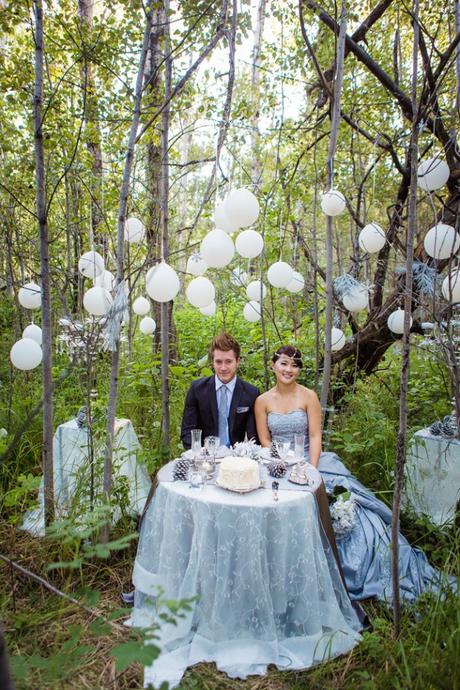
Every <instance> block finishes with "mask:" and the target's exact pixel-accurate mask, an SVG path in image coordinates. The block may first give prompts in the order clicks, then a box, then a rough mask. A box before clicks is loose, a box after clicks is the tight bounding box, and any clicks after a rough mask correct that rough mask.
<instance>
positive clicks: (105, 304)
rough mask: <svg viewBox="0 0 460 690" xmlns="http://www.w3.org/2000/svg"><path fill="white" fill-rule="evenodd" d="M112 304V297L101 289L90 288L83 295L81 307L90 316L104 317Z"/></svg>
mask: <svg viewBox="0 0 460 690" xmlns="http://www.w3.org/2000/svg"><path fill="white" fill-rule="evenodd" d="M112 304H113V299H112V295H111V294H110V292H109V291H108V290H106V289H105V288H103V287H97V286H95V287H92V288H90V289H89V290H87V291H86V292H85V294H84V295H83V306H84V307H85V309H86V311H87V312H89V313H90V314H92V316H105V315H106V314H107V313H108V312H109V310H110V307H111V306H112Z"/></svg>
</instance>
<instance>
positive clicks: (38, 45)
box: [34, 0, 54, 527]
mask: <svg viewBox="0 0 460 690" xmlns="http://www.w3.org/2000/svg"><path fill="white" fill-rule="evenodd" d="M34 12H35V90H34V147H35V174H36V185H37V193H36V199H37V216H38V227H39V232H40V272H41V288H42V303H41V312H42V334H43V341H42V349H43V364H42V381H43V452H42V459H43V478H44V506H45V527H46V526H48V525H49V524H50V523H51V522H52V520H53V518H54V481H53V393H52V378H51V367H52V356H51V344H52V325H51V290H50V271H49V239H48V219H47V208H46V187H45V184H46V182H45V161H44V148H43V121H42V106H43V61H44V54H43V5H42V2H41V0H35V2H34Z"/></svg>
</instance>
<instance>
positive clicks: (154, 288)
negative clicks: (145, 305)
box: [145, 261, 180, 302]
mask: <svg viewBox="0 0 460 690" xmlns="http://www.w3.org/2000/svg"><path fill="white" fill-rule="evenodd" d="M145 288H146V290H147V293H148V295H149V297H151V298H152V299H153V300H155V302H169V301H170V300H172V299H174V298H175V296H176V295H177V293H178V292H179V290H180V281H179V276H178V275H177V273H176V271H175V270H174V269H173V268H172V267H171V266H170V265H169V264H167V263H166V262H165V261H162V262H161V263H159V264H157V265H156V266H153V267H152V268H151V269H149V271H148V272H147V275H146V277H145Z"/></svg>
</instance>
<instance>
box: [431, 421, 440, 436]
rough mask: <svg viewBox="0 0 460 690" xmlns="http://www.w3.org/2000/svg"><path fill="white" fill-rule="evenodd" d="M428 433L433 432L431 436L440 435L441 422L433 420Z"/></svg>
mask: <svg viewBox="0 0 460 690" xmlns="http://www.w3.org/2000/svg"><path fill="white" fill-rule="evenodd" d="M430 433H431V434H433V436H440V435H441V433H442V422H433V424H432V425H431V426H430Z"/></svg>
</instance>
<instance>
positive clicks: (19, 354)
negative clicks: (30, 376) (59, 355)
mask: <svg viewBox="0 0 460 690" xmlns="http://www.w3.org/2000/svg"><path fill="white" fill-rule="evenodd" d="M10 359H11V361H12V363H13V366H15V367H16V369H21V370H22V371H29V370H30V369H35V367H38V365H39V364H40V362H41V361H42V359H43V352H42V349H41V347H40V345H39V344H38V343H37V342H36V341H35V340H32V338H21V340H18V341H17V342H16V343H14V345H13V347H12V348H11V350H10Z"/></svg>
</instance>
